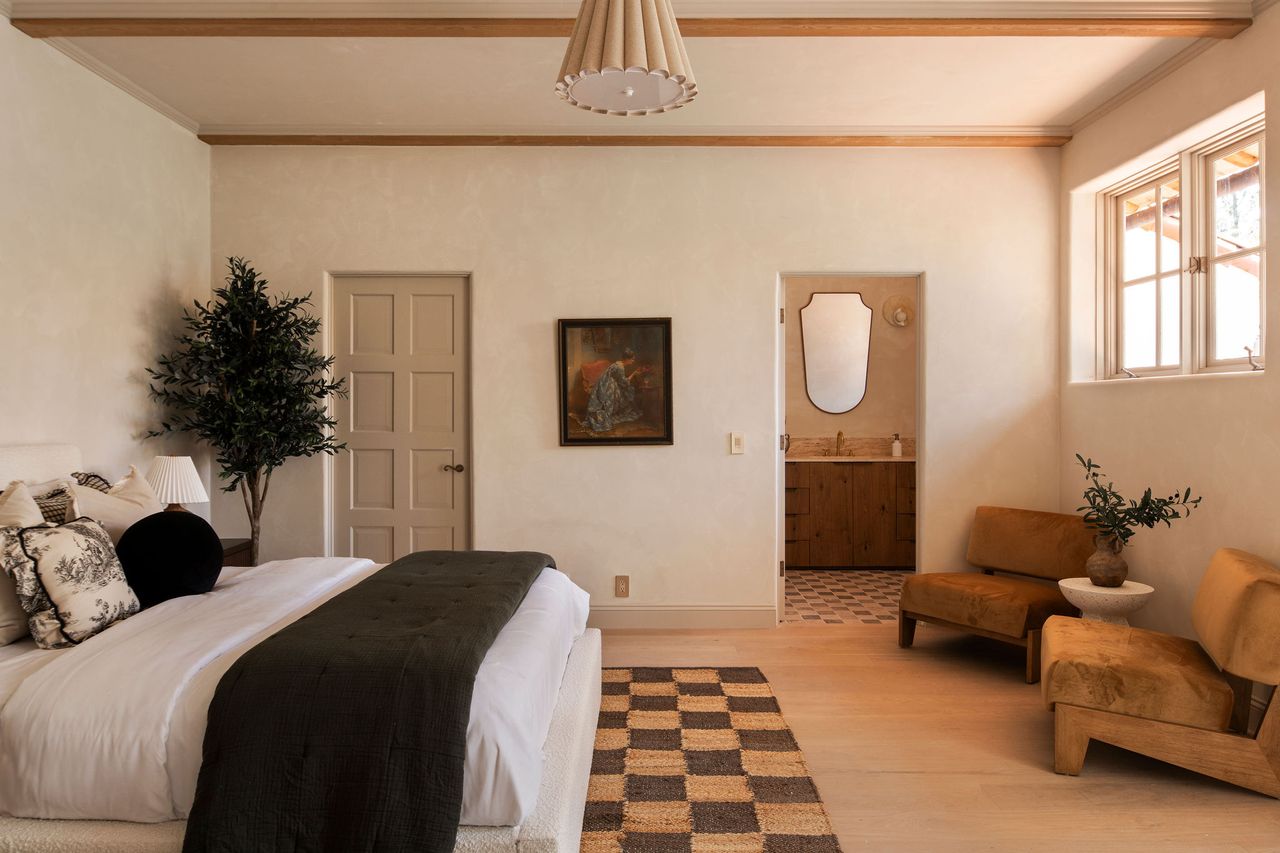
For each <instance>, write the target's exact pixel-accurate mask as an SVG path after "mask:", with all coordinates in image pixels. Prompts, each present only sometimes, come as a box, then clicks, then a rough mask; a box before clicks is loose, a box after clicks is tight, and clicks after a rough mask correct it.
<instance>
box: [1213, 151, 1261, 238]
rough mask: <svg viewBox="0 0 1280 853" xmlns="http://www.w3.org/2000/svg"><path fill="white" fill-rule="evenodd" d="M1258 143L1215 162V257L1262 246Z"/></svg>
mask: <svg viewBox="0 0 1280 853" xmlns="http://www.w3.org/2000/svg"><path fill="white" fill-rule="evenodd" d="M1258 154H1259V148H1258V143H1257V142H1254V143H1252V144H1250V145H1246V146H1244V147H1243V148H1241V149H1239V150H1237V151H1233V152H1232V153H1230V154H1227V155H1225V156H1223V157H1219V158H1218V159H1216V160H1214V161H1213V177H1214V195H1215V196H1216V204H1215V206H1214V223H1215V225H1214V228H1215V232H1216V234H1217V238H1218V239H1217V240H1216V241H1215V243H1216V245H1215V246H1214V254H1215V255H1224V254H1226V253H1228V252H1234V251H1236V250H1238V249H1251V248H1253V247H1254V246H1258V245H1260V244H1261V242H1262V184H1261V182H1260V181H1259V180H1258V177H1259V175H1258V170H1259V164H1258Z"/></svg>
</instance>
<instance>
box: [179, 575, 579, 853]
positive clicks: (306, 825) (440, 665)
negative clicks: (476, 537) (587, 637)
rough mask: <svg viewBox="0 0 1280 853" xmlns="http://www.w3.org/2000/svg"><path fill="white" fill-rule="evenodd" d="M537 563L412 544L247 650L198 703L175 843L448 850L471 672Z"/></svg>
mask: <svg viewBox="0 0 1280 853" xmlns="http://www.w3.org/2000/svg"><path fill="white" fill-rule="evenodd" d="M547 566H555V561H553V560H552V559H551V558H550V557H548V556H547V555H546V554H534V553H527V552H519V553H503V552H490V551H460V552H454V551H424V552H422V553H418V554H411V555H409V556H408V557H405V558H403V559H400V560H396V561H395V562H394V563H391V564H390V565H388V566H387V567H386V568H384V569H382V570H381V571H379V572H377V573H375V574H373V575H372V576H370V577H369V578H366V579H365V580H364V581H362V582H361V583H360V584H358V585H356V586H355V587H352V588H351V589H349V590H347V591H346V592H343V593H341V594H339V595H337V596H335V597H334V598H333V599H331V600H329V601H328V602H326V603H325V604H323V605H321V606H320V607H318V608H317V609H316V610H314V611H312V612H311V613H309V614H308V615H306V616H304V617H302V618H301V619H299V620H298V621H297V622H294V623H293V624H292V625H289V626H288V627H287V628H284V629H283V630H281V631H279V632H278V633H276V634H274V635H273V636H271V637H269V638H267V639H266V640H263V641H262V642H261V643H259V644H258V645H257V646H255V647H254V648H253V649H251V650H250V651H249V652H248V653H247V654H245V655H244V656H243V657H241V658H240V659H239V660H238V661H236V662H235V664H233V665H232V667H231V668H230V669H229V670H228V671H227V673H226V674H225V675H224V676H223V677H222V680H221V681H220V682H219V683H218V689H217V691H216V692H215V694H214V697H213V701H212V702H211V703H210V705H209V725H208V729H207V730H206V732H205V737H204V763H203V765H202V766H201V768H200V780H199V784H198V786H197V789H196V798H195V804H194V805H193V807H192V810H191V816H190V819H189V821H188V823H187V835H186V842H185V844H184V845H183V850H184V851H185V853H213V851H227V853H256V851H262V853H266V852H267V851H270V852H271V853H321V851H326V853H362V851H368V853H374V851H377V853H399V851H405V853H408V851H413V853H449V851H452V850H453V845H454V840H455V838H456V836H457V833H458V818H459V817H460V815H461V814H462V765H463V761H464V759H465V756H466V738H467V722H468V719H469V717H470V710H471V693H472V690H473V688H474V686H475V677H476V672H477V671H478V670H479V669H480V663H481V661H483V660H484V656H485V654H486V653H487V652H488V651H489V647H490V646H491V645H492V644H493V641H494V638H495V637H497V636H498V632H499V631H501V630H502V627H503V626H504V625H506V624H507V621H508V620H509V619H510V618H511V616H512V615H513V614H514V613H515V612H516V608H518V607H519V606H520V602H522V601H523V600H524V597H525V593H527V592H528V591H529V587H530V586H531V585H532V584H533V582H534V580H535V579H536V578H537V577H538V575H539V574H540V573H541V572H542V570H543V569H544V568H545V567H547ZM282 571H283V570H282Z"/></svg>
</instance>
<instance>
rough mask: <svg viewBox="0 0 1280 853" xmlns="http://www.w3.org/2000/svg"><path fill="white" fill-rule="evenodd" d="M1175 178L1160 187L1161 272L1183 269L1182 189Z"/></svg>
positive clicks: (1179, 182)
mask: <svg viewBox="0 0 1280 853" xmlns="http://www.w3.org/2000/svg"><path fill="white" fill-rule="evenodd" d="M1181 183H1182V182H1181V181H1179V180H1178V179H1177V178H1174V179H1173V180H1172V181H1169V183H1167V184H1165V185H1164V186H1162V187H1160V212H1161V217H1160V271H1161V272H1173V271H1175V270H1180V269H1182V187H1181Z"/></svg>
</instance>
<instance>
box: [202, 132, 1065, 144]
mask: <svg viewBox="0 0 1280 853" xmlns="http://www.w3.org/2000/svg"><path fill="white" fill-rule="evenodd" d="M199 138H200V140H201V141H202V142H206V143H208V144H209V145H219V146H223V145H226V146H245V145H254V146H263V145H269V146H361V147H379V148H385V147H405V148H425V147H468V148H471V147H480V148H493V147H536V148H553V147H555V148H560V147H573V148H583V147H587V148H1060V147H1062V146H1063V145H1066V144H1067V142H1069V141H1070V137H1067V136H1022V135H1015V136H993V135H981V136H968V135H947V136H917V135H892V136H889V135H875V136H868V135H858V136H799V135H794V134H787V135H782V134H765V135H758V136H740V135H729V134H716V135H698V136H693V135H682V134H660V135H647V136H646V135H632V134H616V133H615V134H608V135H603V136H591V135H577V134H564V133H561V134H533V135H516V136H512V135H508V136H490V135H481V134H467V135H446V134H427V135H389V134H344V135H334V134H288V135H273V134H246V135H233V134H213V133H201V134H199Z"/></svg>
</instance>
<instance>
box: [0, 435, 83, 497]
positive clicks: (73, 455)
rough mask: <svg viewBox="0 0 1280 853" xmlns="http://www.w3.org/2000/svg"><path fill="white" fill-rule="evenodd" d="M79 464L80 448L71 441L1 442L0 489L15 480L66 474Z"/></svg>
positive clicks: (50, 478) (38, 479) (76, 468)
mask: <svg viewBox="0 0 1280 853" xmlns="http://www.w3.org/2000/svg"><path fill="white" fill-rule="evenodd" d="M80 466H81V457H80V448H78V447H76V446H75V445H74V444H10V445H0V489H3V488H4V487H5V486H7V485H8V484H9V483H11V482H13V481H14V480H33V481H35V482H40V481H42V480H52V479H53V478H54V477H65V476H66V475H67V474H70V473H71V472H72V471H79V470H80Z"/></svg>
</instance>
